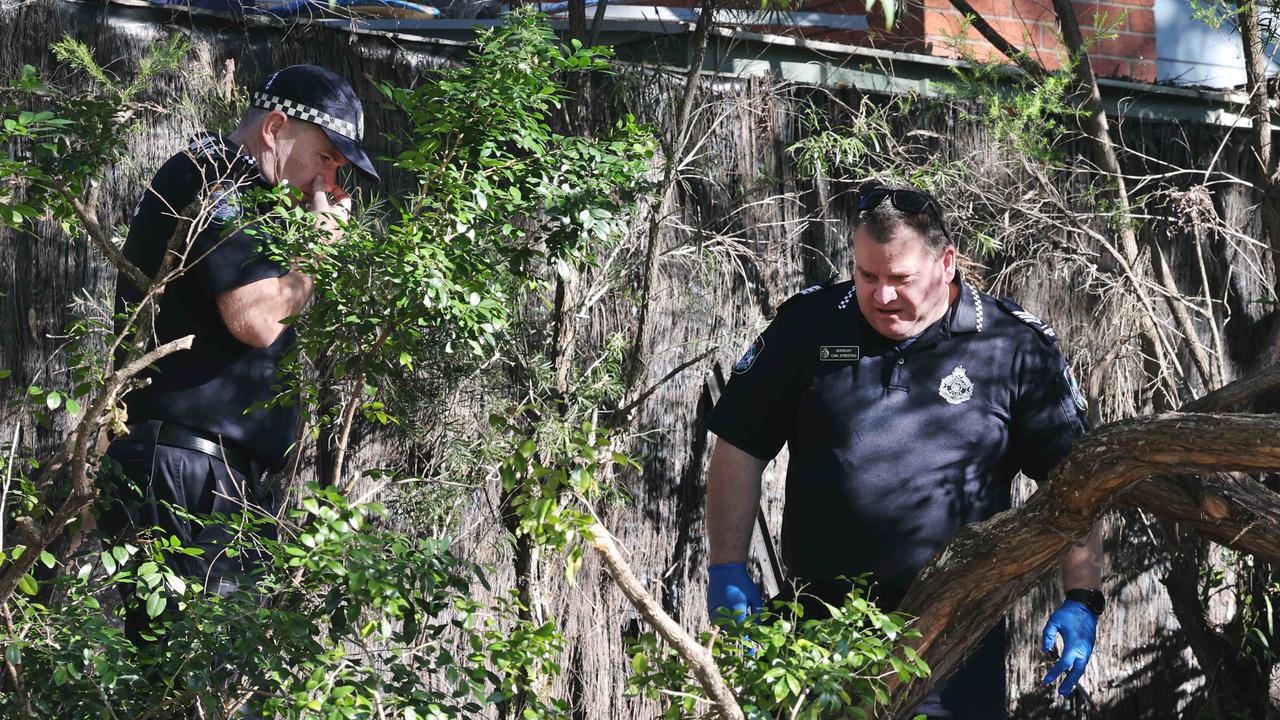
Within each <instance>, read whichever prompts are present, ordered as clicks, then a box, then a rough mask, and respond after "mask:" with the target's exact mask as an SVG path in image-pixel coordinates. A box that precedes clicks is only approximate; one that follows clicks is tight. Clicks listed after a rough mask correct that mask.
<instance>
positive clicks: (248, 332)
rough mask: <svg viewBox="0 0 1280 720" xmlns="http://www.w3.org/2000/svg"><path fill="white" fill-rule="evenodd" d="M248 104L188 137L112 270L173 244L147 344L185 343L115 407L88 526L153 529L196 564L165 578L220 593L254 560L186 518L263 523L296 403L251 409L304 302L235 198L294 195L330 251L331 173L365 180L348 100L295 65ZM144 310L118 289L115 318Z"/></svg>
mask: <svg viewBox="0 0 1280 720" xmlns="http://www.w3.org/2000/svg"><path fill="white" fill-rule="evenodd" d="M251 102H252V106H251V107H250V108H249V109H248V110H247V111H246V113H245V115H244V117H243V119H242V120H241V122H240V123H239V126H238V127H237V128H236V129H235V131H234V132H233V133H231V134H230V135H229V136H225V137H224V136H222V135H218V134H213V133H204V134H201V135H198V136H196V137H195V138H193V139H192V140H191V142H190V144H189V145H188V146H187V147H186V148H184V149H183V150H182V151H181V152H179V153H177V154H176V155H174V156H173V157H171V158H170V159H169V160H168V161H167V162H165V164H164V165H163V166H162V167H161V168H160V169H159V171H158V172H157V173H156V175H155V177H154V178H153V179H152V181H151V183H150V184H149V185H148V187H147V189H146V190H145V192H144V193H143V195H142V198H141V200H140V201H139V203H138V206H137V209H136V210H135V212H134V215H133V219H132V220H131V222H130V225H129V235H128V238H127V240H126V241H125V244H124V255H125V257H127V258H128V259H129V260H130V261H132V262H133V263H134V264H135V265H137V266H138V267H139V268H140V269H141V270H142V271H143V272H144V273H146V274H147V275H148V276H154V274H155V273H156V272H157V271H158V270H159V268H160V267H161V263H162V261H163V259H164V257H165V254H166V246H167V245H168V243H169V242H170V238H171V237H174V236H175V234H176V235H177V238H178V242H177V249H176V252H177V254H178V255H179V256H180V260H179V261H178V263H177V265H176V266H175V267H174V270H175V273H174V276H173V277H172V278H171V279H170V281H169V282H168V284H167V285H166V287H165V290H164V294H163V296H162V298H161V299H160V303H159V306H160V307H159V314H158V316H157V317H156V319H155V325H154V327H155V331H154V335H155V338H154V339H155V341H156V343H157V344H159V343H165V342H168V341H170V340H175V339H177V338H181V337H184V336H186V335H193V336H194V338H195V339H194V341H193V343H192V347H191V349H190V350H188V351H185V352H178V353H175V354H173V355H170V356H168V357H166V358H164V359H162V360H160V361H159V362H157V363H156V364H155V366H154V367H152V368H151V369H149V370H148V371H147V372H146V373H145V374H144V377H145V378H146V379H147V380H148V384H147V385H146V386H144V387H140V388H138V389H136V390H134V391H133V392H131V393H129V394H128V395H127V396H126V397H125V403H126V405H127V409H128V427H129V432H128V434H127V435H124V436H121V437H118V438H116V439H115V440H113V441H112V443H111V445H110V446H109V448H108V450H107V461H106V462H104V463H103V466H104V470H103V472H102V474H101V477H100V479H99V484H100V487H101V489H102V490H103V491H104V492H103V495H104V498H105V500H104V503H103V508H102V509H101V512H100V517H99V525H100V527H101V528H102V529H103V530H104V531H105V532H106V533H107V534H108V535H110V536H112V537H113V538H115V539H122V538H127V537H129V536H130V534H132V533H135V532H139V531H149V530H150V529H151V528H155V527H159V528H160V531H161V532H162V533H163V536H165V537H167V536H170V535H173V536H176V537H177V538H179V540H181V542H182V544H183V545H184V546H186V547H189V548H198V549H200V550H202V551H203V554H201V555H198V556H185V555H176V556H173V557H172V560H171V562H172V564H174V565H176V568H175V569H176V570H177V571H179V572H180V573H181V574H183V575H185V576H187V578H188V579H189V580H191V581H194V582H196V583H199V584H200V585H201V586H203V587H205V588H206V589H207V590H208V591H209V592H217V593H226V592H229V591H231V590H233V589H235V588H236V587H238V586H239V585H240V584H242V583H243V581H244V579H245V578H246V576H247V575H249V574H251V573H252V572H253V571H254V570H255V568H256V567H257V566H258V564H259V563H260V562H261V560H262V559H261V558H257V557H254V556H253V555H252V554H251V553H241V554H238V555H235V554H231V553H227V552H225V547H226V543H227V541H228V540H229V538H230V536H231V535H232V534H233V533H235V532H236V528H235V527H230V526H225V525H223V524H221V523H216V522H214V523H204V522H201V521H200V520H198V519H194V518H192V517H191V514H195V515H199V516H207V515H211V514H215V513H216V514H224V515H226V516H228V517H232V516H238V515H241V514H243V513H245V512H248V513H249V514H250V515H254V514H257V515H272V514H275V513H276V511H277V509H278V508H277V493H276V491H275V489H274V488H273V487H272V485H271V484H270V483H269V482H268V481H267V473H268V472H269V471H270V470H275V469H279V468H281V467H283V465H284V464H285V458H286V454H287V453H288V452H289V449H290V447H291V446H292V445H293V443H294V441H295V440H296V438H297V426H298V412H297V407H296V404H295V403H286V404H284V405H276V406H272V407H264V403H266V402H267V401H268V400H270V399H271V398H273V397H274V396H275V395H276V393H277V391H278V389H279V387H280V385H281V380H280V378H279V376H278V371H277V365H278V364H279V362H280V360H281V358H282V357H284V356H285V355H286V354H287V353H288V352H289V350H290V348H291V347H292V345H293V343H294V340H295V334H294V331H293V329H292V328H291V327H290V326H289V324H288V322H287V319H288V318H290V317H293V316H296V315H298V314H300V313H301V312H302V311H303V309H304V308H305V307H306V305H307V303H308V301H309V300H310V298H311V294H312V288H313V282H312V279H311V278H310V277H309V276H307V275H306V274H304V273H302V272H299V271H298V270H297V269H295V268H292V267H290V266H288V265H286V264H281V263H278V262H275V261H273V260H271V259H269V258H267V257H266V256H264V255H263V253H262V251H261V242H262V240H263V237H262V235H261V231H260V229H259V230H257V231H253V230H251V229H250V228H251V226H252V222H253V218H254V217H255V216H256V215H257V214H258V212H259V211H260V210H262V209H263V208H257V207H253V206H251V205H250V204H249V203H250V202H251V201H249V200H248V199H247V195H248V190H249V189H250V188H254V187H258V188H270V187H272V186H276V185H281V184H285V183H288V184H290V185H292V186H293V187H294V188H296V189H297V190H298V194H297V195H296V196H295V197H297V198H298V199H297V202H299V203H302V204H305V206H306V208H307V209H308V210H311V211H313V213H312V215H311V216H310V217H311V220H312V222H314V223H315V224H316V226H317V227H318V228H319V229H320V230H321V231H322V233H323V234H324V235H327V237H328V241H329V242H337V241H338V240H339V239H340V238H341V237H342V234H343V228H342V223H343V222H344V221H345V220H346V219H347V217H348V214H349V212H350V209H351V199H350V198H349V197H348V195H347V192H346V191H345V189H344V188H343V187H342V186H341V185H340V184H339V182H338V171H339V169H340V168H342V167H344V166H351V167H353V168H354V169H355V170H356V171H358V172H360V173H362V174H363V175H365V176H366V177H368V178H369V179H370V180H373V181H377V179H378V176H377V173H376V172H375V171H374V169H373V166H372V164H371V163H370V161H369V157H368V156H367V155H366V154H365V151H364V150H363V149H362V148H361V146H360V143H361V140H362V139H363V136H364V119H363V112H362V108H361V104H360V100H359V98H358V97H357V96H356V94H355V92H354V91H353V90H352V89H351V86H350V85H349V84H348V83H347V81H346V80H345V79H343V78H342V77H340V76H338V75H337V74H335V73H333V72H332V71H330V70H327V69H325V68H320V67H316V66H314V65H295V66H292V67H288V68H285V69H283V70H280V71H278V72H276V73H274V74H272V75H271V76H270V77H268V78H267V79H266V80H265V81H264V82H263V83H262V84H261V85H260V86H259V87H258V89H257V91H256V92H255V93H254V95H253V96H252V100H251ZM142 299H143V294H142V292H141V291H140V290H139V289H138V288H135V287H133V286H132V285H131V284H129V283H128V282H127V281H125V280H124V279H123V278H122V279H121V280H120V282H119V284H118V287H117V291H116V310H117V313H129V312H132V310H133V308H135V307H137V305H138V303H139V302H140V301H141V300H142ZM262 531H263V532H264V533H266V534H271V527H270V526H267V527H265V528H262ZM148 622H149V621H148V618H147V616H146V614H145V613H141V612H138V611H136V610H135V611H134V612H131V613H130V614H129V616H128V623H127V629H128V630H129V632H130V633H131V635H132V636H133V637H135V638H137V637H139V633H140V632H142V630H143V629H144V627H145V625H146V624H147V623H148Z"/></svg>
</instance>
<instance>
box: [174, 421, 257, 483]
mask: <svg viewBox="0 0 1280 720" xmlns="http://www.w3.org/2000/svg"><path fill="white" fill-rule="evenodd" d="M156 444H157V445H164V446H166V447H176V448H182V449H183V450H195V451H196V452H198V453H204V454H205V455H209V456H211V457H214V458H217V459H218V460H221V461H225V462H226V464H227V466H228V467H230V468H231V469H232V470H235V471H236V472H238V473H240V474H241V475H244V476H245V477H248V476H249V475H250V474H251V473H250V469H251V468H252V467H253V459H252V458H251V457H250V455H249V453H247V452H245V450H244V449H242V448H241V447H239V446H238V445H237V444H235V443H232V442H230V441H228V440H224V439H222V438H220V437H219V436H218V435H216V434H214V433H209V432H204V431H203V430H196V429H195V428H189V427H187V426H185V425H177V424H175V423H169V422H162V423H161V424H160V433H159V434H158V435H157V436H156Z"/></svg>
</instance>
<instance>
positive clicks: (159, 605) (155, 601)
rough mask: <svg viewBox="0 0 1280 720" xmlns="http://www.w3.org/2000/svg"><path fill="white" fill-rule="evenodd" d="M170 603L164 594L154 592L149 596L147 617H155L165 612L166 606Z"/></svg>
mask: <svg viewBox="0 0 1280 720" xmlns="http://www.w3.org/2000/svg"><path fill="white" fill-rule="evenodd" d="M167 604H168V601H167V600H165V597H164V594H162V593H158V592H153V593H151V595H150V596H149V597H148V598H147V617H155V616H157V615H159V614H160V613H162V612H164V606H165V605H167Z"/></svg>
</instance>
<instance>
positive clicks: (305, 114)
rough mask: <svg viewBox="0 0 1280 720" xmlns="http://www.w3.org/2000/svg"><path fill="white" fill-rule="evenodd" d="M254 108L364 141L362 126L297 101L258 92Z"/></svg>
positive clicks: (357, 140) (254, 100) (255, 96)
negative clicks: (273, 112) (277, 111)
mask: <svg viewBox="0 0 1280 720" xmlns="http://www.w3.org/2000/svg"><path fill="white" fill-rule="evenodd" d="M253 106H254V107H259V108H262V109H264V110H279V111H280V112H282V113H284V114H285V115H288V116H289V117H295V118H298V119H299V120H306V121H307V122H309V123H315V124H316V125H319V126H321V127H325V128H328V129H330V130H332V131H334V132H336V133H338V134H339V135H345V136H347V137H349V138H351V139H352V140H355V141H356V142H360V141H361V140H363V139H364V128H362V127H360V125H352V124H351V123H350V122H347V121H346V120H343V119H342V118H338V117H334V116H332V115H330V114H329V113H327V112H324V111H322V110H317V109H315V108H313V107H310V106H307V105H303V104H302V103H300V102H297V101H295V100H290V99H288V98H282V97H276V96H275V95H271V94H270V93H264V92H256V93H254V94H253Z"/></svg>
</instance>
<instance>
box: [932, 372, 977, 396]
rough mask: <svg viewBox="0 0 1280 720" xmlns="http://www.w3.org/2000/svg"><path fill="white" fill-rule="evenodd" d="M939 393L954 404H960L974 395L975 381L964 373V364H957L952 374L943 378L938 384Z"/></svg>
mask: <svg viewBox="0 0 1280 720" xmlns="http://www.w3.org/2000/svg"><path fill="white" fill-rule="evenodd" d="M938 394H939V395H941V396H942V399H943V400H946V401H947V402H949V403H951V404H952V405H959V404H960V403H962V402H964V401H966V400H968V399H969V398H971V397H973V381H972V380H970V379H969V376H968V375H965V374H964V366H963V365H957V366H956V369H955V370H952V371H951V374H950V375H948V376H946V377H944V378H942V382H941V383H940V384H939V385H938Z"/></svg>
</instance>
